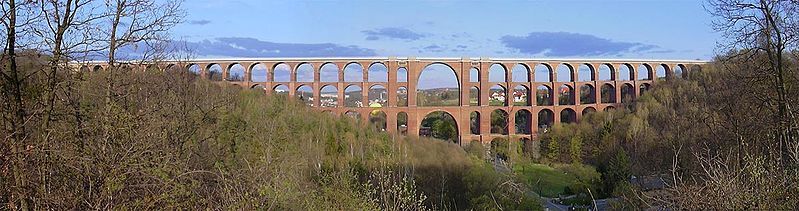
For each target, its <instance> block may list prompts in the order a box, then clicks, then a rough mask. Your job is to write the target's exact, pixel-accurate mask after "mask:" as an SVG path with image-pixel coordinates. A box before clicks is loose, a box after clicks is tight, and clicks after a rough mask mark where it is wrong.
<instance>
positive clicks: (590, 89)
mask: <svg viewBox="0 0 799 211" xmlns="http://www.w3.org/2000/svg"><path fill="white" fill-rule="evenodd" d="M595 103H596V90H595V89H594V86H592V85H591V84H583V85H582V86H580V104H595Z"/></svg>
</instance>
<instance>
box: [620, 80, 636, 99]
mask: <svg viewBox="0 0 799 211" xmlns="http://www.w3.org/2000/svg"><path fill="white" fill-rule="evenodd" d="M632 100H635V90H634V89H633V85H630V84H629V83H624V84H622V85H621V102H622V103H628V102H631V101H632Z"/></svg>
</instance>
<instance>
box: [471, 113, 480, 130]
mask: <svg viewBox="0 0 799 211" xmlns="http://www.w3.org/2000/svg"><path fill="white" fill-rule="evenodd" d="M469 132H471V133H472V135H480V112H478V111H472V112H471V113H469Z"/></svg>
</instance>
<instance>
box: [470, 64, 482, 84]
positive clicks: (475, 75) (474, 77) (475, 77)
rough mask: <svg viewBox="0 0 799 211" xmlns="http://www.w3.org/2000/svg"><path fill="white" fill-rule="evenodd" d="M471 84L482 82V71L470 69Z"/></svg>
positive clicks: (474, 68)
mask: <svg viewBox="0 0 799 211" xmlns="http://www.w3.org/2000/svg"><path fill="white" fill-rule="evenodd" d="M469 82H480V70H478V69H477V68H476V67H472V68H471V69H469Z"/></svg>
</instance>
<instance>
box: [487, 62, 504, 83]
mask: <svg viewBox="0 0 799 211" xmlns="http://www.w3.org/2000/svg"><path fill="white" fill-rule="evenodd" d="M507 81H508V72H507V69H506V68H505V66H504V65H502V64H492V65H491V67H490V68H488V82H497V83H498V82H507Z"/></svg>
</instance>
